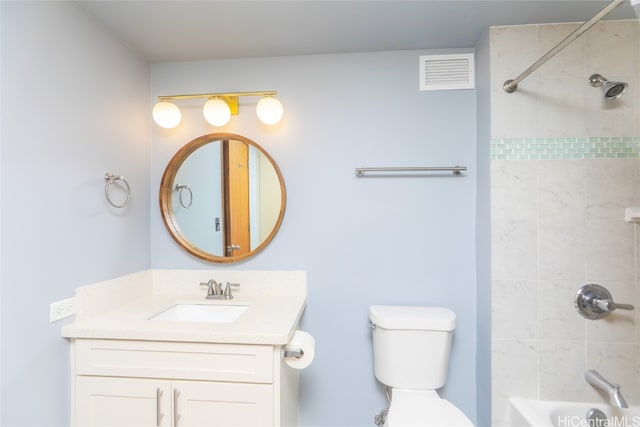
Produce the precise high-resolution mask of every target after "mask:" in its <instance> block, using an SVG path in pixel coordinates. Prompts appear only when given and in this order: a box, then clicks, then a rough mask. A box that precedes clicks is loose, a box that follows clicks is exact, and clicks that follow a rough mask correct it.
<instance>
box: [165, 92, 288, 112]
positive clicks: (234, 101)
mask: <svg viewBox="0 0 640 427" xmlns="http://www.w3.org/2000/svg"><path fill="white" fill-rule="evenodd" d="M277 94H278V92H277V91H275V90H266V91H262V92H224V93H194V94H189V95H161V96H158V101H172V100H175V99H196V98H207V99H211V98H222V99H223V100H224V102H226V103H227V105H229V109H230V110H231V115H233V116H236V115H238V112H239V108H240V107H239V105H238V103H239V101H238V98H240V97H241V96H276V95H277Z"/></svg>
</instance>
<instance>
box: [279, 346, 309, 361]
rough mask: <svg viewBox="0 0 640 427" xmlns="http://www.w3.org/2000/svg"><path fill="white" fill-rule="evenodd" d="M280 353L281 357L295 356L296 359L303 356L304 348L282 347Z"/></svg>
mask: <svg viewBox="0 0 640 427" xmlns="http://www.w3.org/2000/svg"><path fill="white" fill-rule="evenodd" d="M280 354H282V357H295V358H296V359H300V358H301V357H302V356H304V350H303V349H301V348H283V349H282V350H281V351H280Z"/></svg>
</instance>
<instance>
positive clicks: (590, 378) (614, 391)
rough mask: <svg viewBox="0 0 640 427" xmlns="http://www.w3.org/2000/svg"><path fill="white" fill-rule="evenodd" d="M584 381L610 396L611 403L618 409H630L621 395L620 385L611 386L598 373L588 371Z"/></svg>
mask: <svg viewBox="0 0 640 427" xmlns="http://www.w3.org/2000/svg"><path fill="white" fill-rule="evenodd" d="M584 379H585V380H587V382H588V383H589V384H591V385H592V386H593V387H595V388H597V389H598V390H600V391H603V392H604V393H607V394H608V395H609V402H610V403H611V404H612V405H614V406H617V407H618V408H628V407H629V406H628V405H627V402H625V400H624V398H623V397H622V393H620V385H619V384H611V383H610V382H609V381H607V380H605V379H604V378H603V377H602V375H600V373H598V371H595V370H588V371H587V372H585V374H584Z"/></svg>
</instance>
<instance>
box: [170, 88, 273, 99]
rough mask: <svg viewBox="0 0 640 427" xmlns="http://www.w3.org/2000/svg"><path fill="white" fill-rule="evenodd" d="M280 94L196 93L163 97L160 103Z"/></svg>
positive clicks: (268, 91)
mask: <svg viewBox="0 0 640 427" xmlns="http://www.w3.org/2000/svg"><path fill="white" fill-rule="evenodd" d="M277 94H278V92H277V91H275V90H266V91H262V92H223V93H196V94H191V95H161V96H158V101H171V100H172V99H193V98H215V97H220V98H223V97H235V98H238V97H240V96H275V95H277Z"/></svg>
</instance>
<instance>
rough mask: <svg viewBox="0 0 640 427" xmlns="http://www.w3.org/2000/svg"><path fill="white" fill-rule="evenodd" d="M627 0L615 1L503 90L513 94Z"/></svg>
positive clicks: (509, 81)
mask: <svg viewBox="0 0 640 427" xmlns="http://www.w3.org/2000/svg"><path fill="white" fill-rule="evenodd" d="M624 2H625V0H613V1H612V2H611V3H609V5H607V7H605V8H604V9H602V10H601V11H600V12H598V13H597V14H596V15H595V16H594V17H593V18H591V19H589V20H588V21H587V22H585V23H584V24H582V25H581V26H580V27H578V28H577V29H576V30H575V31H574V32H572V33H571V34H569V35H568V36H567V37H566V38H565V39H564V40H562V41H561V42H560V43H558V44H557V45H556V46H555V47H553V48H552V49H551V50H550V51H549V52H547V53H545V54H544V55H543V56H542V57H541V58H540V59H538V60H537V61H536V62H534V63H533V64H532V65H531V66H529V68H527V69H526V70H524V71H523V72H522V73H521V74H520V75H519V76H518V77H516V78H515V79H512V80H507V81H506V82H504V84H503V85H502V89H503V90H504V91H505V92H507V93H513V92H515V91H516V89H518V83H520V82H521V81H522V80H524V79H526V78H527V77H528V76H529V74H531V73H533V72H534V71H535V70H537V69H538V68H540V67H541V66H542V65H543V64H544V63H545V62H547V61H548V60H550V59H551V58H552V57H554V56H555V55H556V54H557V53H558V52H560V51H561V50H562V49H564V48H565V47H567V46H568V45H569V44H571V43H572V42H573V41H574V40H575V39H577V38H578V37H580V36H581V35H582V34H583V33H585V32H586V31H587V30H588V29H589V28H591V27H593V26H594V25H595V24H597V23H598V22H599V21H600V20H601V19H602V18H604V17H605V16H607V15H608V14H609V13H610V12H611V11H612V10H613V9H615V8H616V7H618V6H620V5H621V4H622V3H624Z"/></svg>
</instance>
